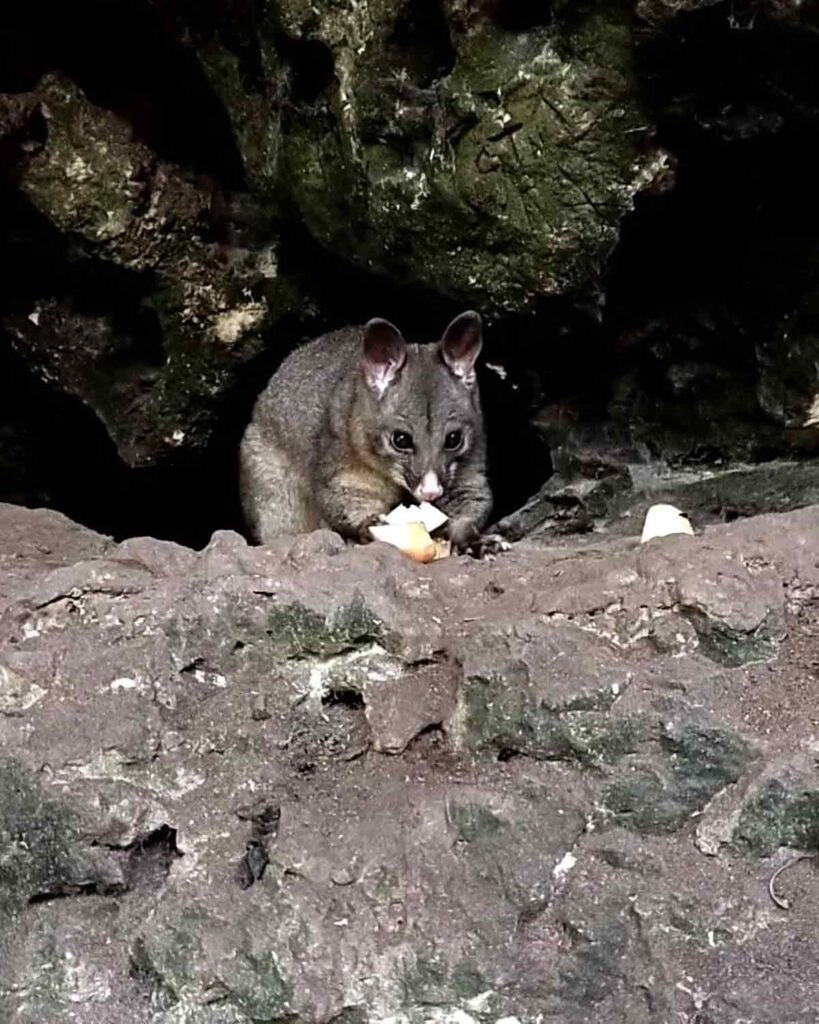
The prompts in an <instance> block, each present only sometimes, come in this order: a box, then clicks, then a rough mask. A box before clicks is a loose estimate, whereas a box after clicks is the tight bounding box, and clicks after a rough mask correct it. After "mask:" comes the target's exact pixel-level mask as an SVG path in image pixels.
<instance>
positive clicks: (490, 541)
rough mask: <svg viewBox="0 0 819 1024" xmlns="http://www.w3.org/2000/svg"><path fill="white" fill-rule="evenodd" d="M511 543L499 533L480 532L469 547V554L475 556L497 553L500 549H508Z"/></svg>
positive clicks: (482, 556)
mask: <svg viewBox="0 0 819 1024" xmlns="http://www.w3.org/2000/svg"><path fill="white" fill-rule="evenodd" d="M511 547H512V545H511V544H510V543H509V541H508V540H506V539H505V538H503V537H501V535H500V534H499V533H482V534H481V535H480V536H479V537H478V538H477V539H476V540H475V541H474V542H473V543H472V544H471V545H470V547H469V554H470V555H472V556H473V557H475V558H485V557H486V556H487V555H499V554H500V553H501V551H509V549H510V548H511Z"/></svg>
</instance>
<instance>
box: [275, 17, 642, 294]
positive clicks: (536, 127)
mask: <svg viewBox="0 0 819 1024" xmlns="http://www.w3.org/2000/svg"><path fill="white" fill-rule="evenodd" d="M296 8H298V10H296ZM395 13H396V11H395V8H394V6H393V5H390V4H387V5H379V4H369V5H363V6H361V7H360V8H358V9H357V10H356V14H355V16H353V15H352V14H351V13H350V11H349V10H347V11H343V10H338V9H336V8H335V7H332V8H328V9H327V10H324V9H322V10H321V12H320V13H314V14H313V16H312V18H310V17H308V16H307V14H306V13H305V12H304V11H303V10H302V9H301V8H300V6H299V5H298V4H296V5H295V6H294V5H292V4H291V5H289V8H288V13H287V14H286V15H285V16H284V17H285V20H287V21H288V22H289V23H293V24H294V25H295V24H298V25H299V31H300V32H304V31H305V26H306V25H309V29H307V31H308V32H309V34H310V35H311V36H313V37H315V38H319V39H321V40H322V41H323V42H324V43H325V45H327V46H329V48H330V49H331V50H332V52H333V55H334V57H335V61H336V75H337V78H338V79H339V82H340V85H339V86H338V88H337V89H335V91H333V90H331V95H330V96H326V97H323V98H322V99H321V101H320V102H318V103H316V104H315V105H314V106H313V107H312V108H305V109H303V110H297V111H296V112H295V113H294V114H293V115H291V116H290V117H289V118H288V119H287V121H286V122H285V125H284V134H283V152H284V153H285V166H286V167H287V172H286V176H285V178H284V180H283V185H284V187H285V188H286V189H288V190H289V191H290V194H291V196H292V197H293V199H294V201H295V202H296V204H297V205H298V207H299V209H300V210H301V212H302V215H303V216H304V219H305V222H306V223H307V224H308V226H309V228H310V230H311V231H312V232H313V234H314V235H315V236H316V237H317V238H318V240H319V241H320V242H321V243H322V244H324V245H325V246H327V247H328V248H331V249H334V250H336V251H344V252H345V254H346V255H348V256H349V257H350V258H352V259H354V260H358V261H360V262H363V263H365V264H366V265H372V267H373V268H375V269H378V270H380V271H382V272H384V273H388V274H390V275H391V276H394V277H398V278H402V279H406V280H413V281H419V282H422V283H424V284H427V285H429V286H432V287H434V288H436V289H437V290H439V291H442V292H445V293H447V294H450V295H452V296H458V297H460V298H462V299H464V300H467V299H470V300H474V301H480V303H481V305H482V307H483V308H487V307H491V306H495V307H498V308H504V309H517V308H522V307H525V306H526V305H528V304H530V303H531V302H532V301H534V299H535V297H537V296H538V295H541V294H549V293H555V292H563V291H566V290H572V289H582V288H583V287H585V286H587V285H588V283H589V282H590V281H591V280H592V279H593V277H594V275H595V274H596V272H597V267H598V264H599V260H600V258H601V256H602V255H603V253H604V252H605V251H606V250H607V248H608V246H609V245H610V244H611V243H612V242H613V241H614V240H615V239H616V236H617V231H618V226H619V222H620V219H621V217H622V216H623V214H624V213H625V212H627V210H628V209H629V208H630V205H631V199H632V194H633V191H634V190H635V189H636V188H637V187H638V185H637V178H638V175H639V169H640V166H641V165H643V164H646V163H647V161H648V158H647V156H646V154H645V152H644V149H643V148H642V143H641V140H640V132H639V131H638V129H640V128H641V126H642V125H643V121H644V118H643V114H642V111H641V110H640V109H639V108H638V107H637V105H636V104H635V101H634V99H633V96H634V92H635V91H634V89H633V88H632V86H633V76H632V67H631V60H632V55H631V47H630V25H629V21H628V17H627V15H626V13H625V12H624V11H622V10H620V9H619V8H617V7H614V8H612V7H611V5H594V6H591V7H588V8H584V10H583V11H582V13H580V14H579V15H577V16H574V17H571V18H568V17H567V18H561V19H559V20H558V21H557V22H556V23H555V24H554V25H553V26H543V27H540V28H534V29H532V30H530V31H528V32H526V33H513V32H506V31H504V30H502V29H501V28H500V27H499V26H497V25H496V24H494V23H493V21H492V20H491V19H486V20H483V21H481V23H480V25H479V26H476V27H475V28H474V29H473V30H472V31H470V32H468V33H466V34H463V35H456V36H454V37H453V39H454V44H455V46H456V48H457V61H456V64H455V67H454V69H453V71H452V72H451V73H450V74H449V75H447V76H446V77H445V78H443V79H441V80H440V81H439V82H437V83H435V84H434V85H433V86H431V87H429V88H427V87H417V86H415V85H414V84H413V83H412V81H411V79H410V77H409V75H410V72H411V68H408V67H404V66H403V64H401V63H400V58H396V56H395V55H394V54H392V52H391V50H390V31H391V25H392V19H393V18H394V16H395ZM395 60H399V63H398V64H397V65H396V64H394V63H393V64H391V61H393V62H394V61H395ZM328 118H329V119H330V120H331V121H332V124H328ZM351 206H352V207H354V208H355V210H354V215H353V216H352V217H351V212H352V211H351ZM353 224H354V225H355V232H354V237H351V225H353Z"/></svg>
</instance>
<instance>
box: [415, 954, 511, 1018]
mask: <svg viewBox="0 0 819 1024" xmlns="http://www.w3.org/2000/svg"><path fill="white" fill-rule="evenodd" d="M402 987H403V990H404V1005H405V1006H406V1007H409V1008H415V1007H418V1006H446V1005H453V1004H454V1005H457V1004H458V1003H459V1002H463V1001H464V1000H467V999H473V998H474V997H475V996H476V995H479V994H480V993H481V992H485V991H486V990H487V989H489V988H491V986H490V985H489V984H488V982H487V980H486V978H485V976H484V974H483V973H482V972H481V971H480V970H479V969H478V967H477V966H476V965H475V964H474V963H472V962H470V961H466V960H464V961H460V962H459V963H456V964H454V965H451V964H449V963H447V961H446V960H444V959H443V957H439V956H418V957H416V958H415V959H414V960H413V961H412V962H411V963H409V964H407V965H405V967H404V973H403V976H402Z"/></svg>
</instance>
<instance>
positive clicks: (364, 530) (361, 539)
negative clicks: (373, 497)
mask: <svg viewBox="0 0 819 1024" xmlns="http://www.w3.org/2000/svg"><path fill="white" fill-rule="evenodd" d="M383 522H384V519H383V517H382V516H381V515H372V516H367V518H366V519H365V520H364V522H363V523H361V525H360V526H359V527H358V531H357V536H356V539H357V541H358V543H359V544H370V543H371V542H372V539H373V535H372V534H371V533H370V527H371V526H378V525H380V524H381V523H383Z"/></svg>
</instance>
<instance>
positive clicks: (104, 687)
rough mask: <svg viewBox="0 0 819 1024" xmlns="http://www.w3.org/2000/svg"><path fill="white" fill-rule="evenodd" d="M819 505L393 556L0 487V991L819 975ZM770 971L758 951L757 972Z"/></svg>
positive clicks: (636, 988)
mask: <svg viewBox="0 0 819 1024" xmlns="http://www.w3.org/2000/svg"><path fill="white" fill-rule="evenodd" d="M817 537H819V506H813V507H810V508H806V509H803V510H801V511H799V512H793V513H789V514H786V515H770V516H760V517H757V518H753V519H748V520H745V521H742V522H736V523H733V524H730V525H727V526H718V527H713V528H709V529H707V530H706V531H705V533H704V535H702V536H698V537H696V538H689V537H673V538H666V539H663V540H658V541H654V542H651V543H650V544H648V545H645V546H642V547H641V546H639V545H638V544H637V542H636V540H635V539H634V538H633V537H626V538H620V539H616V540H609V541H600V540H599V539H596V540H593V541H590V542H589V543H586V544H582V545H575V546H573V547H566V546H563V547H560V546H551V547H549V546H538V545H537V544H535V543H532V542H524V543H521V544H520V545H517V546H516V547H515V548H513V550H512V551H511V552H509V553H508V554H506V555H504V556H501V557H499V558H498V559H497V560H496V561H494V562H492V563H476V562H472V561H470V560H468V559H457V560H446V561H443V562H439V563H436V564H434V565H433V566H431V567H418V566H415V565H412V564H411V563H409V562H407V561H405V560H404V559H403V558H402V557H401V556H400V555H398V554H397V553H396V552H394V551H392V550H391V549H388V548H384V547H381V546H376V545H373V546H370V547H368V548H358V549H349V548H345V547H344V545H343V544H342V543H341V542H340V541H339V539H338V538H337V537H335V536H334V535H332V534H322V533H318V534H314V535H312V536H311V537H309V538H302V539H300V540H297V541H292V542H282V543H281V544H279V545H277V546H275V547H271V548H269V549H264V550H263V549H253V548H249V547H247V545H246V544H245V543H244V541H242V540H241V539H240V538H239V537H238V536H236V535H235V534H230V533H220V534H216V535H215V536H214V538H213V540H212V542H211V543H210V544H209V545H208V547H207V548H206V549H204V550H203V551H200V552H194V551H192V550H189V549H186V548H183V547H180V546H177V545H174V544H169V543H164V542H160V541H155V540H150V539H144V538H142V539H135V540H130V541H127V542H125V543H122V544H114V543H113V542H112V541H110V540H109V539H107V538H105V537H102V536H100V535H97V534H94V533H92V532H90V531H88V530H86V529H83V528H81V527H79V526H76V525H74V524H72V523H71V522H70V521H68V520H67V519H65V518H64V517H62V516H60V515H58V514H55V513H52V512H43V511H36V512H31V511H25V510H22V509H19V508H15V507H12V506H0V741H1V746H2V752H3V753H2V759H0V795H2V799H0V850H2V872H1V873H0V913H2V915H3V916H4V918H5V922H4V925H3V927H2V928H0V944H2V950H0V1016H2V1018H3V1020H8V1021H10V1022H14V1024H35V1022H36V1024H42V1022H44V1021H48V1022H53V1024H60V1022H62V1021H69V1020H70V1021H74V1022H79V1024H83V1022H88V1024H91V1022H94V1024H109V1022H110V1024H114V1022H117V1024H120V1022H122V1021H123V1020H127V1021H128V1022H129V1024H143V1022H144V1024H147V1022H151V1024H182V1022H185V1024H250V1022H262V1021H279V1020H289V1021H294V1022H296V1021H305V1022H308V1021H309V1022H311V1024H316V1022H330V1021H335V1022H356V1024H365V1022H368V1021H373V1022H375V1021H387V1020H389V1021H392V1022H412V1024H414V1022H419V1024H420V1022H422V1021H424V1022H425V1021H437V1022H451V1024H472V1022H486V1024H490V1022H492V1024H496V1022H499V1021H506V1022H507V1024H509V1022H511V1021H513V1020H517V1021H520V1022H522V1024H528V1022H534V1021H554V1022H555V1024H558V1022H559V1024H567V1022H577V1024H581V1022H584V1024H585V1022H588V1024H591V1022H595V1024H605V1022H612V1024H613V1022H620V1021H629V1022H642V1021H644V1022H657V1024H660V1022H667V1021H672V1020H673V1021H677V1020H680V1021H683V1020H685V1021H689V1022H693V1021H701V1022H704V1021H709V1022H713V1024H729V1022H736V1021H738V1020H746V1021H753V1022H754V1024H762V1022H766V1024H789V1022H793V1024H795V1022H808V1021H812V1020H814V1019H815V1007H816V1005H817V1000H819V979H818V978H817V974H816V968H815V965H816V960H817V955H818V954H819V949H817V939H816V930H815V920H816V915H817V912H819V895H817V894H819V886H817V881H816V879H817V876H816V873H815V872H816V867H815V864H814V863H813V862H812V861H810V860H803V861H799V862H797V863H795V864H794V865H793V866H790V867H789V868H788V870H787V872H784V873H783V874H782V875H781V876H780V877H779V878H778V879H776V881H775V883H774V894H775V895H776V896H777V897H778V898H779V899H782V898H786V899H787V900H789V901H790V904H791V906H790V909H787V910H786V909H782V908H781V907H778V906H777V905H776V904H775V903H774V901H773V900H772V899H771V897H770V896H769V893H768V880H769V878H770V876H771V874H772V873H773V871H774V870H775V869H776V868H777V867H778V866H780V865H782V864H785V863H786V862H787V859H788V858H789V857H790V856H791V852H792V851H801V852H806V853H812V852H816V851H817V850H819V847H817V843H819V774H817V771H816V730H817V725H819V719H818V718H817V710H816V700H815V689H816V685H817V676H816V672H817V642H819V641H818V639H817V621H819V615H817V611H819V563H818V562H817ZM783 971H784V973H783Z"/></svg>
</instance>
